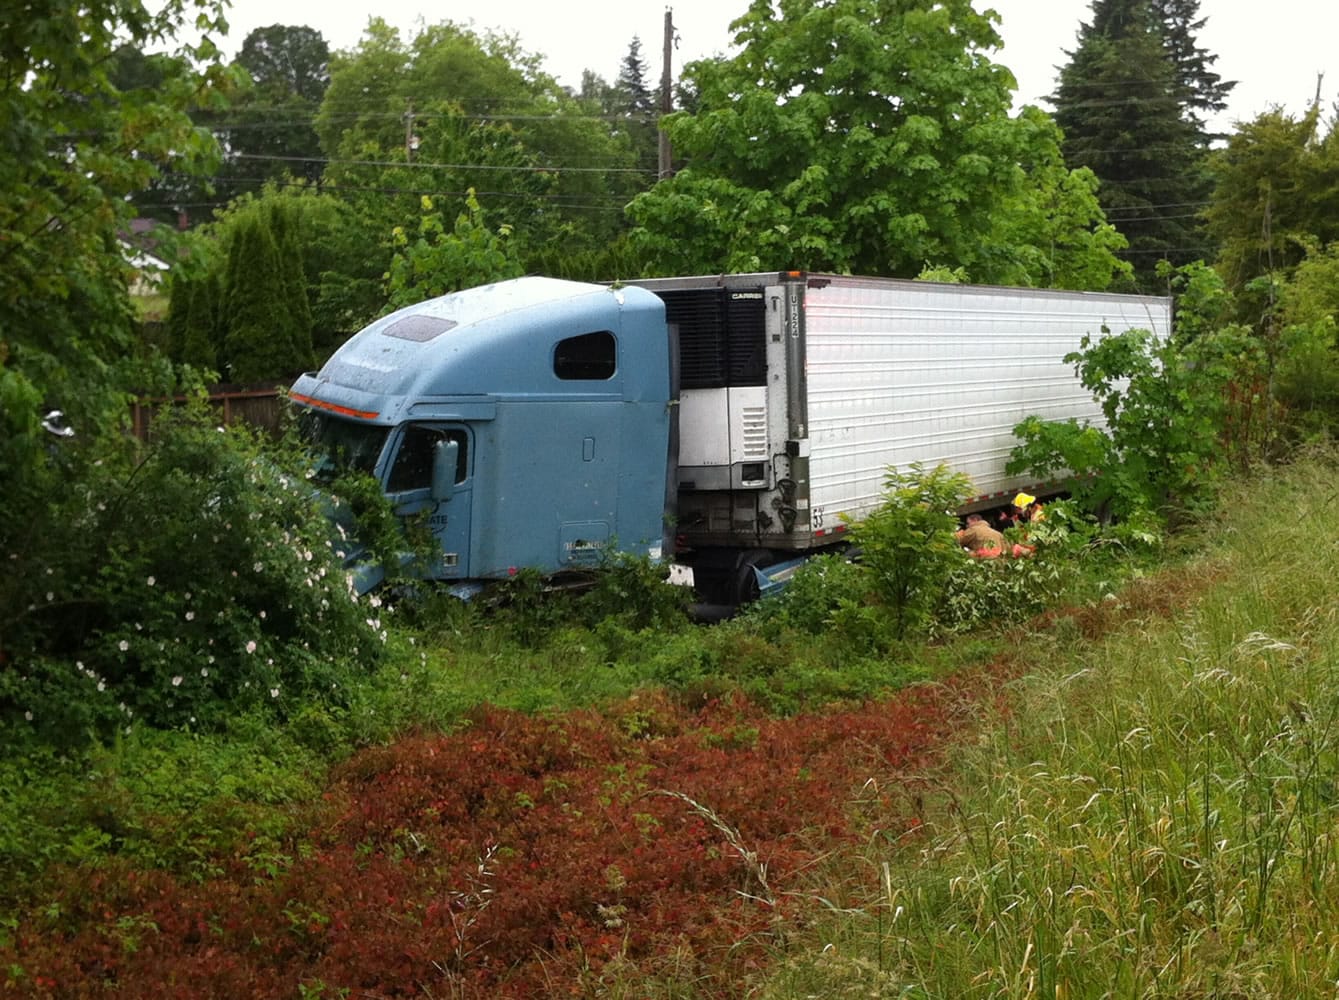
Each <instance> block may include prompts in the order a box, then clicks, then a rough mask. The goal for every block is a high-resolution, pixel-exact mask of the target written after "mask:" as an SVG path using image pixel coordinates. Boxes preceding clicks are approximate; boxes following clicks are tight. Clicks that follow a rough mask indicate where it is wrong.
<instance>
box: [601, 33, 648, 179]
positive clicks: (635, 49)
mask: <svg viewBox="0 0 1339 1000" xmlns="http://www.w3.org/2000/svg"><path fill="white" fill-rule="evenodd" d="M611 96H612V102H611V105H610V107H609V108H608V112H607V113H610V114H612V115H614V116H615V120H616V121H617V122H618V124H619V126H620V128H621V130H622V131H623V132H624V133H625V134H626V135H627V137H628V142H629V143H630V144H631V146H632V149H633V154H634V157H635V162H636V164H637V166H639V167H641V168H642V169H643V170H645V171H647V172H648V175H649V176H654V174H652V173H651V172H652V171H655V170H657V169H658V163H659V159H660V132H659V129H658V128H657V125H656V120H657V118H658V117H659V110H658V109H659V102H658V101H657V100H656V95H655V93H654V92H653V91H652V89H651V87H650V86H649V85H648V84H647V82H646V63H645V61H644V60H643V59H642V40H641V39H640V38H638V37H637V36H635V35H634V36H633V38H632V41H631V42H629V43H628V52H627V55H625V56H624V57H623V63H622V65H621V66H620V67H619V71H618V79H617V80H615V81H614V86H613V91H612V95H611ZM644 186H646V185H643V187H644Z"/></svg>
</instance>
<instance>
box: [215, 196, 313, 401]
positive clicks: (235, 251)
mask: <svg viewBox="0 0 1339 1000" xmlns="http://www.w3.org/2000/svg"><path fill="white" fill-rule="evenodd" d="M284 270H285V269H284V259H283V258H282V257H281V255H280V253H279V246H278V244H277V243H276V241H275V238H274V233H273V232H272V230H271V229H270V228H269V227H268V226H267V225H266V224H265V222H264V221H263V220H262V219H260V218H255V217H247V218H244V219H243V220H242V222H241V223H240V225H239V226H238V228H237V231H236V232H235V234H234V235H233V238H232V242H231V245H230V246H229V248H228V278H227V290H226V292H225V296H226V299H225V301H226V303H227V310H226V315H227V333H226V335H225V337H224V341H223V346H224V361H223V365H222V368H223V374H224V376H225V377H226V378H227V379H228V380H229V381H230V382H260V381H264V380H268V379H275V378H283V377H286V376H291V375H294V374H296V373H297V372H300V371H302V370H303V369H304V368H308V367H310V366H311V355H310V349H308V351H307V352H306V353H305V354H304V353H303V350H302V337H301V332H300V331H299V329H298V328H297V324H296V323H295V322H294V321H293V319H294V317H293V313H292V310H291V307H290V304H289V303H288V300H287V298H286V295H285V293H286V291H287V290H288V289H289V288H290V287H291V285H290V283H289V281H288V280H287V279H286V278H285V275H284Z"/></svg>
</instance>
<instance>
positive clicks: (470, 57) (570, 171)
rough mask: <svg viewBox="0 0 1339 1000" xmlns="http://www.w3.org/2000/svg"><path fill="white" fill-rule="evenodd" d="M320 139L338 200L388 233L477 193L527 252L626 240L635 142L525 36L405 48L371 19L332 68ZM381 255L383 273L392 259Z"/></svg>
mask: <svg viewBox="0 0 1339 1000" xmlns="http://www.w3.org/2000/svg"><path fill="white" fill-rule="evenodd" d="M317 132H318V134H319V135H320V137H321V143H322V147H323V149H324V150H325V151H326V153H327V155H328V156H329V157H330V158H331V162H330V164H329V166H328V168H327V170H326V174H325V180H326V182H327V184H328V185H329V188H330V189H331V190H335V191H337V192H339V193H340V194H341V196H342V197H344V198H345V199H346V200H347V201H348V202H349V203H350V204H351V205H352V206H354V207H355V209H356V211H357V212H358V213H359V214H360V215H361V216H363V217H364V218H365V219H366V220H367V222H368V224H369V229H370V230H371V231H374V232H380V233H382V234H389V233H390V232H392V230H393V229H394V228H395V227H396V226H403V225H405V224H406V223H407V221H408V220H412V219H415V218H416V217H417V215H418V203H419V199H420V198H421V197H422V196H424V195H432V196H445V197H459V198H464V197H465V192H466V191H468V190H469V189H471V188H473V189H475V190H478V191H487V192H489V195H488V201H489V205H490V212H491V213H492V215H493V216H494V218H495V219H496V220H497V221H498V223H499V224H507V225H510V226H512V228H513V231H514V232H515V234H516V243H517V245H518V247H520V248H522V252H524V251H525V250H527V249H529V248H533V249H535V250H536V251H541V250H544V249H546V248H548V247H549V246H552V245H555V244H557V245H562V246H564V247H565V248H566V249H567V250H568V251H570V252H576V251H580V250H583V249H591V248H598V247H601V246H603V245H606V244H607V243H608V242H609V241H610V240H611V239H613V238H614V237H616V235H617V234H618V232H619V231H620V230H621V229H622V228H623V221H622V216H621V207H622V204H623V203H624V202H625V201H626V197H627V194H628V192H627V191H626V184H625V179H626V178H627V177H629V176H636V168H635V166H634V164H633V162H632V158H633V153H632V150H631V147H630V145H629V143H628V141H627V138H626V136H622V135H620V134H619V132H618V130H617V129H614V128H611V127H610V123H608V122H606V121H603V120H602V119H601V117H600V113H599V110H598V108H593V107H592V105H591V104H590V103H589V101H583V100H581V99H579V98H577V97H574V96H572V95H571V94H569V93H568V92H567V91H565V90H564V89H563V88H561V87H559V86H558V85H557V83H556V82H555V81H553V79H552V78H550V77H549V76H547V75H546V74H544V73H543V72H541V71H540V69H539V65H538V59H537V58H536V57H534V56H531V55H529V54H527V53H525V52H524V51H522V50H521V49H520V48H519V46H518V45H517V43H516V41H515V39H514V38H510V37H508V36H501V35H494V34H483V35H480V34H478V33H476V32H474V31H472V30H470V29H467V28H462V27H460V26H457V25H454V24H450V23H443V24H439V25H433V26H430V27H427V28H424V29H422V30H421V31H419V32H418V33H417V34H416V35H414V36H413V37H412V38H411V39H409V40H408V41H405V40H403V39H402V38H401V37H400V36H399V34H398V33H397V32H396V31H395V30H393V29H392V28H390V27H389V26H387V25H386V24H385V23H384V22H381V21H378V20H376V19H374V20H373V21H372V22H371V24H370V25H369V27H368V29H367V32H366V34H365V35H364V37H363V39H362V40H361V41H360V43H359V45H358V46H357V48H356V49H354V50H353V51H352V52H348V53H340V54H337V55H336V56H335V57H333V58H332V63H331V83H330V87H329V89H328V90H327V92H326V97H325V100H324V102H323V104H322V108H321V112H320V115H319V117H318V120H317ZM383 239H384V236H383ZM377 252H378V253H380V254H381V255H382V256H381V263H382V271H383V272H384V271H385V269H386V266H387V265H388V264H389V259H390V255H391V247H390V245H389V244H388V243H383V244H382V245H381V246H380V247H379V248H378V250H377Z"/></svg>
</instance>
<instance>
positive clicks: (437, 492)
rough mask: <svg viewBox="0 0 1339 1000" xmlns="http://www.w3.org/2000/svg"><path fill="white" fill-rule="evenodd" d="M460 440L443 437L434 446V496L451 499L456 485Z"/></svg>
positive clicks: (436, 498) (438, 499) (437, 498)
mask: <svg viewBox="0 0 1339 1000" xmlns="http://www.w3.org/2000/svg"><path fill="white" fill-rule="evenodd" d="M459 462H460V442H459V441H452V440H450V439H448V438H443V439H442V440H440V441H438V442H437V443H436V444H434V445H433V446H432V498H433V499H434V500H437V501H442V500H449V499H450V498H451V494H452V492H453V491H454V489H455V485H456V466H457V464H458V463H459Z"/></svg>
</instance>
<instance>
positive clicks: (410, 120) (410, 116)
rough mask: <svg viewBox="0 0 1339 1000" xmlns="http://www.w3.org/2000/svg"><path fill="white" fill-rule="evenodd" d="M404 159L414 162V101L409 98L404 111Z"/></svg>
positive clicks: (406, 161)
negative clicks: (407, 106)
mask: <svg viewBox="0 0 1339 1000" xmlns="http://www.w3.org/2000/svg"><path fill="white" fill-rule="evenodd" d="M404 161H405V163H413V162H414V101H413V99H412V98H411V99H410V101H409V108H408V110H407V111H405V113H404Z"/></svg>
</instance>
